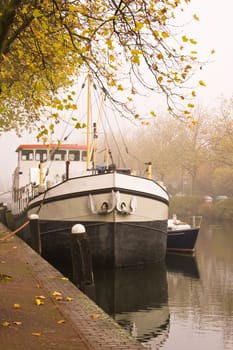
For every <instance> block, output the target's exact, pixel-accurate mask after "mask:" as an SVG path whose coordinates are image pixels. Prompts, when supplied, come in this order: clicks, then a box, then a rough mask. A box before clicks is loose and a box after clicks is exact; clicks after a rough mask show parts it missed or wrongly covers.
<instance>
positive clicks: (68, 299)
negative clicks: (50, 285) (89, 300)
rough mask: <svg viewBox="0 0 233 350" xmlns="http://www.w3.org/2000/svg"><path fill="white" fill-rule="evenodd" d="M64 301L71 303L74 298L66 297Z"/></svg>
mask: <svg viewBox="0 0 233 350" xmlns="http://www.w3.org/2000/svg"><path fill="white" fill-rule="evenodd" d="M66 300H67V301H72V300H74V298H71V297H66Z"/></svg>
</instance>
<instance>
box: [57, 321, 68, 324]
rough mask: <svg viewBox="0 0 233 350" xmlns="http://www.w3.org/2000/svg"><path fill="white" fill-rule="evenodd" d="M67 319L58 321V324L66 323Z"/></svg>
mask: <svg viewBox="0 0 233 350" xmlns="http://www.w3.org/2000/svg"><path fill="white" fill-rule="evenodd" d="M65 322H66V321H65V320H58V321H57V324H63V323H65Z"/></svg>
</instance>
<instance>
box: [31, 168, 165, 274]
mask: <svg viewBox="0 0 233 350" xmlns="http://www.w3.org/2000/svg"><path fill="white" fill-rule="evenodd" d="M35 213H36V214H38V215H39V219H40V222H41V236H42V250H43V249H44V252H45V254H46V255H47V256H46V258H49V257H50V256H52V255H53V254H54V255H56V256H59V257H60V258H61V259H63V257H64V256H65V254H67V253H65V250H66V251H67V249H69V233H70V232H71V228H72V226H73V225H75V224H77V223H81V224H83V225H84V226H85V227H86V231H87V234H88V236H89V239H90V244H91V250H92V256H93V262H94V264H95V265H104V266H106V265H108V266H115V267H122V266H129V265H138V264H144V263H148V262H157V261H161V260H164V258H165V254H166V243H167V219H168V194H167V192H166V191H165V190H164V189H163V188H162V187H161V186H160V185H159V184H157V183H156V182H155V181H153V180H149V179H146V178H141V177H137V176H131V175H126V174H121V173H117V172H111V173H105V174H98V175H91V176H83V177H76V178H72V179H68V180H67V181H65V182H63V183H61V184H59V185H56V186H54V187H52V188H50V189H48V190H47V191H46V192H44V193H42V194H41V195H39V196H37V197H35V198H34V199H33V200H31V201H30V202H29V205H28V211H27V214H28V216H30V215H31V214H35ZM61 256H62V257H61Z"/></svg>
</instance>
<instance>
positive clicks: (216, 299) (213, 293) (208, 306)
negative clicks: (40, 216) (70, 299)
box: [57, 223, 233, 350]
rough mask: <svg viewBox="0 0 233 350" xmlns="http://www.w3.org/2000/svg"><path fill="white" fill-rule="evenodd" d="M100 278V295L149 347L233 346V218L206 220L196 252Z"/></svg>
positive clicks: (102, 273) (214, 349)
mask: <svg viewBox="0 0 233 350" xmlns="http://www.w3.org/2000/svg"><path fill="white" fill-rule="evenodd" d="M57 268H58V266H57ZM60 270H61V272H63V273H64V274H66V275H67V274H68V275H69V274H70V272H68V273H67V270H66V271H64V270H63V269H62V268H60ZM62 270H63V271H62ZM94 278H95V293H94V295H93V299H94V301H95V302H96V303H97V304H98V305H99V306H100V307H101V308H102V309H103V310H105V311H106V312H107V313H108V314H109V315H110V316H112V317H113V318H114V319H115V320H116V322H118V323H119V324H120V325H121V326H122V327H124V328H125V329H127V330H128V331H129V332H130V333H131V335H133V336H134V337H136V338H137V339H138V340H139V341H140V342H141V343H142V344H143V345H144V346H145V348H146V349H150V350H155V349H156V350H158V349H162V350H187V349H188V350H197V349H198V350H204V349H205V350H206V349H211V350H228V349H229V350H230V349H231V350H232V349H233V223H232V224H231V225H222V224H221V225H207V224H205V223H202V226H201V230H200V232H199V236H198V240H197V243H196V253H195V256H190V255H173V254H169V255H167V258H166V264H162V265H151V266H148V267H146V268H141V269H136V268H128V269H116V270H97V271H94Z"/></svg>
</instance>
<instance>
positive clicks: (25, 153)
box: [21, 150, 33, 160]
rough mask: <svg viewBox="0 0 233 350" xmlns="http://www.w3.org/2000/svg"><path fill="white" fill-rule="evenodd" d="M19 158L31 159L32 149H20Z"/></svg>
mask: <svg viewBox="0 0 233 350" xmlns="http://www.w3.org/2000/svg"><path fill="white" fill-rule="evenodd" d="M21 159H22V160H33V151H30V150H22V154H21Z"/></svg>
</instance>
